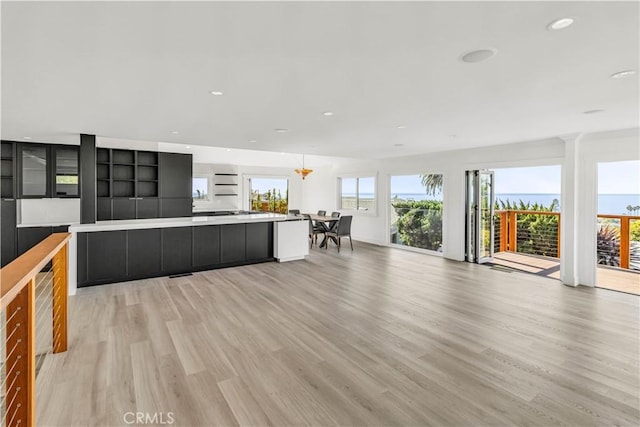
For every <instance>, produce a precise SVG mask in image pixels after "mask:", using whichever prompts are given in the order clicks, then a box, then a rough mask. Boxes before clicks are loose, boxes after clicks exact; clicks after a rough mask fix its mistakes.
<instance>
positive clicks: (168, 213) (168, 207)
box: [160, 197, 193, 218]
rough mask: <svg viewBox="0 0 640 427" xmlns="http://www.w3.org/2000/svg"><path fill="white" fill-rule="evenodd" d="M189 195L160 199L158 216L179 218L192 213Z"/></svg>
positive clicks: (191, 201)
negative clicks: (186, 196) (187, 196)
mask: <svg viewBox="0 0 640 427" xmlns="http://www.w3.org/2000/svg"><path fill="white" fill-rule="evenodd" d="M192 203H193V200H192V199H191V197H189V198H185V197H178V198H164V199H160V218H179V217H185V216H191V215H192V210H193V208H192V206H191V205H192Z"/></svg>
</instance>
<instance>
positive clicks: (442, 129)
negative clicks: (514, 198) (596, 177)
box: [1, 1, 640, 157]
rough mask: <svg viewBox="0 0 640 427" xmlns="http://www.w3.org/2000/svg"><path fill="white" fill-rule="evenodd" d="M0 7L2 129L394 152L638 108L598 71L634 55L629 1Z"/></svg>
mask: <svg viewBox="0 0 640 427" xmlns="http://www.w3.org/2000/svg"><path fill="white" fill-rule="evenodd" d="M1 7H2V10H1V12H2V64H1V65H2V129H1V130H2V138H3V139H16V140H21V139H22V138H23V137H25V136H30V137H32V138H33V139H32V140H34V141H35V140H40V141H47V142H49V141H50V142H70V141H77V138H78V137H77V134H78V133H93V134H97V135H101V136H105V137H111V138H127V139H131V140H146V141H163V142H170V143H185V144H194V145H210V146H219V147H232V148H246V149H254V150H256V149H257V150H269V151H277V152H281V151H286V152H294V153H307V154H311V153H313V154H323V155H331V156H357V157H391V156H404V155H409V154H414V153H428V152H433V151H441V150H448V149H457V148H465V147H476V146H483V145H495V144H501V143H509V142H518V141H523V140H532V139H538V138H546V137H553V136H558V135H565V134H572V133H576V132H591V131H602V130H610V129H623V128H631V127H637V126H638V125H639V123H638V121H639V118H638V117H639V108H638V104H639V85H638V74H636V75H635V76H633V77H630V78H625V79H611V78H609V76H610V75H611V74H612V73H614V72H617V71H621V70H627V69H634V70H638V68H639V64H638V62H639V51H640V47H639V44H640V42H639V40H640V34H639V18H638V17H639V4H638V2H423V3H417V2H409V3H393V2H380V3H362V2H352V3H334V2H330V3H323V2H313V3H310V2H273V3H271V2H258V3H249V2H246V3H207V2H195V3H181V2H173V3H170V2H153V3H152V2H141V3H134V2H102V3H92V2H89V3H85V2H68V3H57V2H43V3H32V2H16V3H12V2H4V1H3V2H2V3H1ZM566 16H570V17H573V18H574V19H575V24H574V25H573V26H571V27H569V28H567V29H565V30H562V31H556V32H551V31H548V30H547V29H546V25H547V24H548V23H550V22H551V21H553V20H555V19H557V18H561V17H566ZM486 47H492V48H496V49H498V54H497V56H495V57H493V58H492V59H490V60H488V61H487V62H483V63H476V64H467V63H463V62H462V61H460V60H459V57H460V55H461V54H463V53H465V52H468V51H470V50H473V49H478V48H486ZM211 90H220V91H223V92H224V95H223V96H212V95H210V94H209V91H211ZM594 109H603V110H604V111H603V112H601V113H598V114H583V112H584V111H587V110H594ZM324 111H332V112H334V113H335V115H334V116H332V117H325V116H323V115H322V112H324ZM399 125H403V126H406V128H405V129H398V128H397V126H399ZM276 128H287V129H289V130H290V131H289V132H287V133H284V134H279V133H276V132H274V129H276ZM172 131H178V132H179V134H177V135H174V134H172V133H171V132H172ZM250 140H256V141H257V142H249V141H250ZM395 144H403V145H402V146H395Z"/></svg>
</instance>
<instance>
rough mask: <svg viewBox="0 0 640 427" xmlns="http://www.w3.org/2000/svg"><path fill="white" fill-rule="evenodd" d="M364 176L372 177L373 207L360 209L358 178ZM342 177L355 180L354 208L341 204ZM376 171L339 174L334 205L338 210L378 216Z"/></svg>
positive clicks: (378, 199) (378, 198)
mask: <svg viewBox="0 0 640 427" xmlns="http://www.w3.org/2000/svg"><path fill="white" fill-rule="evenodd" d="M364 178H373V208H372V209H360V207H359V206H360V180H361V179H364ZM344 179H355V180H356V192H355V195H356V207H355V208H345V207H343V206H342V180H344ZM378 182H379V180H378V173H377V172H373V173H356V174H345V175H339V176H338V180H337V187H338V188H337V196H338V197H337V202H336V206H337V207H338V210H339V211H347V212H349V213H353V214H356V215H364V216H378V203H379V202H380V197H379V193H380V191H379V188H378Z"/></svg>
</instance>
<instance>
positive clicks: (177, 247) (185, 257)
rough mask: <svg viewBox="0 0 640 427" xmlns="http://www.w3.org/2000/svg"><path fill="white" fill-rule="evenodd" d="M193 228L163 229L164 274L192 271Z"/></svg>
mask: <svg viewBox="0 0 640 427" xmlns="http://www.w3.org/2000/svg"><path fill="white" fill-rule="evenodd" d="M191 228H192V227H176V228H162V229H161V230H162V272H163V273H165V274H176V273H185V272H188V271H191V250H192V247H193V245H192V241H191V237H192V236H191V233H192V231H191Z"/></svg>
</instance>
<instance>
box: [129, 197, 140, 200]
mask: <svg viewBox="0 0 640 427" xmlns="http://www.w3.org/2000/svg"><path fill="white" fill-rule="evenodd" d="M129 200H138V198H137V197H129Z"/></svg>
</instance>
